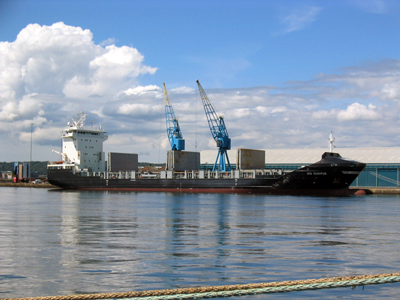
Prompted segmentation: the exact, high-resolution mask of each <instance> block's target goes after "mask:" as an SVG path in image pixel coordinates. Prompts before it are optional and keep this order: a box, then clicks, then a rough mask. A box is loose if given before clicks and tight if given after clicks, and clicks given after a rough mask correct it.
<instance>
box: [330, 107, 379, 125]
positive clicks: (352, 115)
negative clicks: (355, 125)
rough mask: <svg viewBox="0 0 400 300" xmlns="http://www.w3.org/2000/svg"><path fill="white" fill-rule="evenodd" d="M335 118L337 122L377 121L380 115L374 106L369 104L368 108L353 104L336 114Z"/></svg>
mask: <svg viewBox="0 0 400 300" xmlns="http://www.w3.org/2000/svg"><path fill="white" fill-rule="evenodd" d="M337 118H338V120H339V121H352V120H377V119H379V118H380V114H379V113H378V112H377V111H376V106H374V105H372V104H369V105H368V107H367V106H365V105H364V104H360V103H357V102H356V103H353V104H351V105H349V106H348V107H347V109H346V110H342V111H340V112H339V113H338V115H337Z"/></svg>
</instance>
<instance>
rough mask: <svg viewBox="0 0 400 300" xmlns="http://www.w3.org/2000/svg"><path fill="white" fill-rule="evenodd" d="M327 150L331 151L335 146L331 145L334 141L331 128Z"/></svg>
mask: <svg viewBox="0 0 400 300" xmlns="http://www.w3.org/2000/svg"><path fill="white" fill-rule="evenodd" d="M328 140H329V152H333V149H334V148H335V146H334V145H333V142H334V141H335V138H334V137H333V132H332V130H331V133H330V134H329V138H328Z"/></svg>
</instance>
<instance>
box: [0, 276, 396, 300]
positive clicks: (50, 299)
mask: <svg viewBox="0 0 400 300" xmlns="http://www.w3.org/2000/svg"><path fill="white" fill-rule="evenodd" d="M384 277H400V272H399V273H387V274H377V275H361V276H346V277H332V278H321V279H308V280H294V281H281V282H265V283H255V284H237V285H220V286H211V287H194V288H181V289H166V290H149V291H134V292H119V293H101V294H80V295H65V296H45V297H26V298H4V299H2V300H89V299H116V298H134V297H153V296H165V295H178V294H181V295H182V294H183V295H185V294H198V293H208V292H223V291H234V290H249V289H258V288H266V287H283V286H294V285H310V284H319V283H327V282H339V281H360V280H371V279H379V278H384Z"/></svg>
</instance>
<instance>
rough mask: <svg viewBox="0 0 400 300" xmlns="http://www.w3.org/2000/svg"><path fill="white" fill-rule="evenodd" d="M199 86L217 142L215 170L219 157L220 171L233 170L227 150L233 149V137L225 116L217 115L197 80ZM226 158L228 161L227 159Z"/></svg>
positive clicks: (212, 132)
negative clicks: (230, 135) (230, 134)
mask: <svg viewBox="0 0 400 300" xmlns="http://www.w3.org/2000/svg"><path fill="white" fill-rule="evenodd" d="M196 82H197V85H198V87H199V92H200V96H201V101H202V102H203V106H204V111H205V113H206V117H207V121H208V126H209V127H210V131H211V135H212V137H213V138H214V140H215V142H216V143H217V147H218V155H217V159H216V160H215V163H214V167H213V171H215V170H216V169H217V165H218V158H219V159H220V160H219V168H218V169H219V171H222V172H225V171H230V170H231V164H230V163H229V158H228V153H227V150H230V149H231V139H230V138H229V135H228V130H227V129H226V126H225V122H224V117H223V116H217V113H216V112H215V109H214V107H213V106H212V104H211V102H210V100H208V97H207V95H206V93H205V92H204V90H203V87H202V86H201V84H200V82H199V81H198V80H196ZM225 160H226V161H225Z"/></svg>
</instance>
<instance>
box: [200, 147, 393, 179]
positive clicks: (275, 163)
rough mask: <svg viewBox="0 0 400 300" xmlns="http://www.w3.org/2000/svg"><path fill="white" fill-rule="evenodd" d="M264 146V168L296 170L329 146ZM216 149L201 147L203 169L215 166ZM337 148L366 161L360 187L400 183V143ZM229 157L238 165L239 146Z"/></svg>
mask: <svg viewBox="0 0 400 300" xmlns="http://www.w3.org/2000/svg"><path fill="white" fill-rule="evenodd" d="M263 150H265V168H266V169H277V170H279V169H281V170H295V169H298V168H300V167H302V166H305V165H308V164H312V163H314V162H317V161H319V160H320V159H321V156H322V154H323V153H324V152H327V151H329V149H326V148H313V149H263ZM216 152H217V151H216V150H204V151H201V155H200V157H201V165H202V168H203V169H212V167H213V166H214V162H215V158H216V156H217V155H216ZM334 152H337V153H339V154H340V155H341V156H342V157H344V158H348V159H351V160H356V161H359V162H363V163H366V164H367V167H366V168H365V170H364V171H363V172H362V173H361V174H360V175H359V176H358V178H357V179H356V180H355V181H354V182H353V184H352V185H351V186H358V187H399V184H400V183H399V181H400V147H371V148H337V149H335V150H334ZM227 153H228V157H229V159H230V163H231V165H232V167H233V168H236V164H237V153H238V150H237V149H236V150H235V149H232V150H228V151H227Z"/></svg>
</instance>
